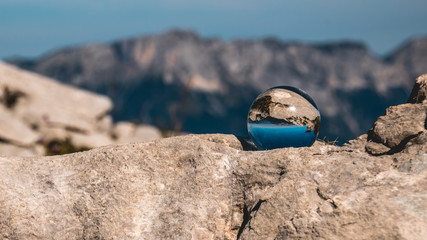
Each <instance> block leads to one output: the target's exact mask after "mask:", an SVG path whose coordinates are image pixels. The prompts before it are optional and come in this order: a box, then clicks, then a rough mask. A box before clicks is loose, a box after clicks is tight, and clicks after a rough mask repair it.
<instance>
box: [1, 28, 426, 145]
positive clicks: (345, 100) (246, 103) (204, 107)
mask: <svg viewBox="0 0 427 240" xmlns="http://www.w3.org/2000/svg"><path fill="white" fill-rule="evenodd" d="M8 62H9V63H12V64H14V65H17V66H19V67H20V68H24V69H27V70H30V71H34V72H37V73H40V74H42V75H46V76H49V77H51V78H55V79H57V80H59V81H61V82H63V83H66V84H70V85H73V86H77V87H80V88H84V89H87V90H90V91H93V92H96V93H100V94H105V95H108V96H109V97H110V98H111V99H112V100H113V102H114V109H113V112H112V115H113V118H114V120H115V121H120V120H135V121H139V122H143V123H147V124H153V125H156V126H158V127H160V128H162V129H173V130H178V131H185V132H193V133H210V132H220V133H233V134H236V135H243V136H245V135H247V132H246V117H247V114H248V110H249V107H250V105H251V103H252V101H253V100H254V99H255V98H256V96H257V95H258V94H260V93H261V92H262V91H264V90H266V89H268V88H270V87H273V86H277V85H292V86H296V87H299V88H301V89H303V90H304V91H306V92H307V93H308V94H309V95H311V96H312V97H313V98H314V100H315V101H316V103H317V105H318V107H319V110H320V112H321V114H322V127H321V131H320V137H323V136H326V137H327V138H328V139H330V140H334V139H335V138H337V137H338V140H339V142H340V143H343V142H344V141H346V140H348V139H351V138H354V137H356V136H358V135H360V134H362V133H364V132H366V131H367V130H368V129H369V128H371V127H372V126H371V124H372V122H374V120H375V119H376V118H377V117H378V116H380V115H382V114H383V113H384V110H385V108H386V107H388V106H390V105H396V104H400V103H404V102H405V101H406V99H407V97H408V95H409V92H410V90H411V87H412V85H413V83H414V80H415V77H417V76H419V75H421V74H422V73H427V37H420V38H414V39H412V40H409V41H407V42H405V43H403V44H402V45H401V46H400V47H398V48H397V49H396V50H395V51H393V52H392V53H391V54H389V55H388V56H386V57H378V56H375V55H373V54H372V53H371V52H370V51H369V50H368V49H367V47H366V46H364V45H363V44H361V43H359V42H351V41H346V42H334V43H321V44H302V43H298V42H283V41H281V40H278V39H274V38H266V39H262V40H235V41H230V42H227V41H222V40H220V39H213V38H202V37H200V36H198V35H197V34H195V33H193V32H189V31H181V30H174V31H169V32H166V33H164V34H160V35H154V36H144V37H139V38H133V39H127V40H121V41H116V42H113V43H111V44H93V45H86V46H81V47H73V48H68V49H59V50H56V51H54V52H50V53H48V54H46V55H44V56H42V57H40V58H37V59H23V58H14V59H9V60H8ZM87 104H91V103H90V102H88V103H87Z"/></svg>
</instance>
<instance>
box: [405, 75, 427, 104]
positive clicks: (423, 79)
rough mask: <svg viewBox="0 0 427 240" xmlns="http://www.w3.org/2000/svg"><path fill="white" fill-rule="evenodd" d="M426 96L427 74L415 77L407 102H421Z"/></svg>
mask: <svg viewBox="0 0 427 240" xmlns="http://www.w3.org/2000/svg"><path fill="white" fill-rule="evenodd" d="M426 98H427V74H424V75H421V76H419V77H418V78H417V81H416V82H415V86H414V88H412V91H411V94H410V95H409V98H408V103H421V102H423V101H424V100H426Z"/></svg>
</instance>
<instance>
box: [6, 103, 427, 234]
mask: <svg viewBox="0 0 427 240" xmlns="http://www.w3.org/2000/svg"><path fill="white" fill-rule="evenodd" d="M411 106H416V107H414V108H411V112H410V113H411V114H412V116H413V118H414V119H416V120H414V121H419V120H422V119H419V117H417V116H418V115H421V116H424V119H423V121H424V122H425V121H426V118H425V112H424V111H425V108H424V107H425V105H424V104H423V103H414V104H412V105H411ZM407 108H408V105H407V104H403V105H400V106H396V107H393V108H392V110H389V111H388V113H387V114H386V116H385V117H384V118H382V119H379V121H381V123H382V124H383V125H384V126H393V124H395V125H399V124H400V122H399V121H404V122H405V121H407V119H408V118H407V116H406V115H405V114H406V113H407V112H406V111H404V110H405V109H407ZM423 114H424V115H423ZM388 115H389V116H388ZM375 126H379V124H377V125H374V128H373V131H374V132H375V128H376V127H375ZM397 129H398V128H397ZM391 130H393V129H391ZM420 130H421V133H419V134H418V135H417V136H416V137H415V138H411V139H410V140H409V141H408V142H406V144H400V143H399V144H398V146H400V147H399V148H398V149H396V148H393V146H394V145H393V144H395V143H397V142H399V141H401V140H399V139H401V136H400V135H393V136H390V135H387V136H383V135H382V134H385V132H383V131H376V134H377V137H378V138H379V139H386V141H384V142H379V143H378V144H387V145H384V146H387V147H390V148H391V149H393V151H392V152H388V153H387V154H383V155H378V156H375V155H373V154H371V153H369V152H368V151H366V150H365V149H367V145H368V144H369V142H371V140H372V139H371V138H370V135H369V134H368V135H363V136H360V137H359V138H357V139H355V140H352V141H350V143H348V144H346V145H345V146H342V147H338V146H333V145H326V144H322V143H316V144H315V145H313V146H312V147H310V148H298V149H295V148H284V149H276V150H270V151H242V146H241V144H240V141H239V140H238V139H237V138H235V137H234V136H232V135H220V134H215V135H187V136H180V137H173V138H165V139H160V140H156V141H153V142H145V143H132V144H121V145H110V146H104V147H100V148H96V149H93V150H90V151H87V152H81V153H75V154H68V155H62V156H53V157H31V158H18V157H9V158H0V183H1V184H0V237H1V238H4V239H411V240H412V239H425V236H426V235H427V208H426V206H425V204H426V202H427V194H426V193H427V144H426V139H427V134H426V133H427V130H426V129H425V128H424V129H420ZM392 143H393V144H392Z"/></svg>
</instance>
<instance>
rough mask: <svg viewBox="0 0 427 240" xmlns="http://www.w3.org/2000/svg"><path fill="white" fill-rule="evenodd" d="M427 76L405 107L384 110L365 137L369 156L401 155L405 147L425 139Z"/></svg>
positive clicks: (417, 82) (426, 125) (420, 79)
mask: <svg viewBox="0 0 427 240" xmlns="http://www.w3.org/2000/svg"><path fill="white" fill-rule="evenodd" d="M426 92H427V75H422V76H420V77H419V78H417V80H416V82H415V85H414V87H413V89H412V92H411V95H410V96H409V98H408V101H407V102H408V103H407V104H402V105H399V106H393V107H390V108H388V109H387V111H386V114H385V115H384V116H381V117H379V118H378V119H377V120H376V121H375V123H374V126H373V128H372V129H371V130H370V131H369V134H368V141H369V142H368V144H367V145H366V150H367V151H368V152H370V153H372V154H375V155H379V154H386V153H394V152H399V151H401V150H402V149H403V148H404V147H405V145H406V144H408V143H410V142H413V141H419V140H420V138H421V139H422V138H424V136H425V135H426V128H427V102H426V101H425V96H426Z"/></svg>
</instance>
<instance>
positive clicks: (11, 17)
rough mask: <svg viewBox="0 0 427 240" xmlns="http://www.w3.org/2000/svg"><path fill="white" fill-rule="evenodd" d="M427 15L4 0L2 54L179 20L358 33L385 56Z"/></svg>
mask: <svg viewBox="0 0 427 240" xmlns="http://www.w3.org/2000/svg"><path fill="white" fill-rule="evenodd" d="M426 22H427V1H423V0H408V1H405V2H401V1H386V0H378V1H375V2H366V3H360V2H342V1H338V0H326V1H323V2H318V1H315V0H306V1H296V0H291V1H286V2H284V1H278V0H267V1H263V2H259V1H255V0H247V1H243V0H235V1H233V2H229V1H225V0H218V1H216V2H210V1H203V0H201V1H195V0H182V1H172V0H159V1H156V2H149V1H136V0H123V1H117V0H105V1H102V2H101V1H90V2H87V1H82V0H77V1H74V2H68V1H58V0H56V1H54V0H31V1H30V0H14V1H12V0H4V1H1V2H0V32H1V33H2V34H0V58H7V57H13V56H22V57H36V56H39V55H41V54H44V53H46V52H48V51H52V50H55V49H59V48H63V47H69V46H76V45H83V44H90V43H108V42H112V41H115V40H119V39H126V38H130V37H136V36H142V35H151V34H159V33H163V32H166V31H168V30H170V29H176V28H177V29H185V30H191V31H195V32H196V33H198V34H199V35H201V36H202V37H216V38H220V39H223V40H226V41H228V40H233V39H261V38H265V37H275V38H278V39H280V40H282V41H301V42H304V43H313V42H314V43H319V42H331V41H332V42H338V41H342V40H351V41H357V42H362V43H364V44H365V45H366V46H367V47H368V48H369V49H370V50H371V51H373V53H374V54H377V55H380V56H383V55H385V54H388V53H390V51H391V50H393V49H395V48H396V47H398V46H399V45H400V44H402V43H403V42H404V41H407V40H408V39H411V38H413V37H419V36H426V35H427V29H426V28H425V23H426Z"/></svg>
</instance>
